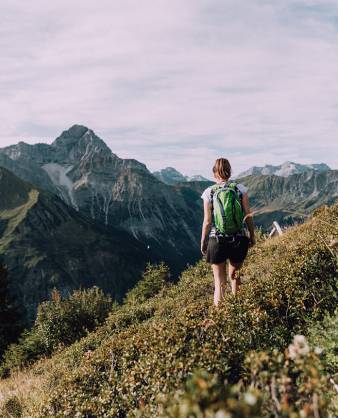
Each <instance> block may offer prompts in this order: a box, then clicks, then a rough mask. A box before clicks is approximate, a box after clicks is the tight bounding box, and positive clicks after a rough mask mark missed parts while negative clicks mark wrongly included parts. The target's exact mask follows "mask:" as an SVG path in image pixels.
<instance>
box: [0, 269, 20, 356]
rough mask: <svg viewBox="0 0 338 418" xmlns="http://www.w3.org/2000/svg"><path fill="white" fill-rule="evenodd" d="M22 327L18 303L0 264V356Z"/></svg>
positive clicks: (14, 339)
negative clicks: (11, 292)
mask: <svg viewBox="0 0 338 418" xmlns="http://www.w3.org/2000/svg"><path fill="white" fill-rule="evenodd" d="M22 329H23V323H22V318H21V314H20V310H19V308H18V305H17V304H16V302H15V299H14V298H13V296H12V295H11V294H10V291H9V280H8V272H7V269H6V268H5V267H3V266H2V265H1V264H0V357H1V356H2V354H3V352H4V350H5V349H6V347H7V346H8V344H10V343H12V342H14V341H16V339H17V338H18V336H19V334H20V332H21V331H22Z"/></svg>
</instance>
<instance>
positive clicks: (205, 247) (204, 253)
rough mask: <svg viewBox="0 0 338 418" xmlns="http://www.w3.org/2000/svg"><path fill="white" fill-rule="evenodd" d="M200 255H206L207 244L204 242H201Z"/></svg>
mask: <svg viewBox="0 0 338 418" xmlns="http://www.w3.org/2000/svg"><path fill="white" fill-rule="evenodd" d="M201 253H202V255H206V253H207V243H206V242H205V241H203V242H201Z"/></svg>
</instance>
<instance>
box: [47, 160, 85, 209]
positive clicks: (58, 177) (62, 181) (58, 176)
mask: <svg viewBox="0 0 338 418" xmlns="http://www.w3.org/2000/svg"><path fill="white" fill-rule="evenodd" d="M73 167H74V166H73V165H69V166H63V165H61V164H58V163H47V164H44V165H43V166H42V168H43V169H44V170H45V171H46V172H47V174H48V175H49V177H50V179H51V180H52V182H53V184H54V185H55V186H56V187H57V188H58V190H60V192H61V193H62V194H63V195H64V193H65V192H66V196H65V197H66V199H67V197H68V200H69V201H70V203H71V205H72V206H73V207H74V208H75V209H76V210H78V209H79V208H78V206H77V204H76V200H75V196H74V183H73V182H72V180H71V179H70V178H69V177H68V175H67V174H68V173H69V172H70V171H71V170H72V169H73Z"/></svg>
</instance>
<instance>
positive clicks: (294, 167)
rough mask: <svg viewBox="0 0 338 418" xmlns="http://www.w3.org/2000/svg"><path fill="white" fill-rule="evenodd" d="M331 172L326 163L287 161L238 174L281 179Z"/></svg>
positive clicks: (239, 176) (254, 167)
mask: <svg viewBox="0 0 338 418" xmlns="http://www.w3.org/2000/svg"><path fill="white" fill-rule="evenodd" d="M312 170H315V171H329V170H331V168H330V167H329V166H328V165H327V164H324V163H320V164H298V163H294V162H292V161H286V162H285V163H283V164H281V165H269V164H267V165H265V166H264V167H256V166H253V167H251V168H249V169H248V170H246V171H243V172H242V173H240V174H238V176H236V177H237V178H242V177H247V176H262V175H275V176H281V177H288V176H291V175H292V174H301V173H305V172H307V171H312Z"/></svg>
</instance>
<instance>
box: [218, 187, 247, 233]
mask: <svg viewBox="0 0 338 418" xmlns="http://www.w3.org/2000/svg"><path fill="white" fill-rule="evenodd" d="M211 200H212V208H213V209H212V212H213V224H214V226H215V228H216V231H217V232H218V234H219V233H221V234H224V235H230V234H236V233H237V232H241V231H242V228H243V219H244V212H243V208H242V193H241V192H240V191H239V189H238V187H237V184H236V183H229V184H225V185H218V184H216V185H214V186H212V188H211Z"/></svg>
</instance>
